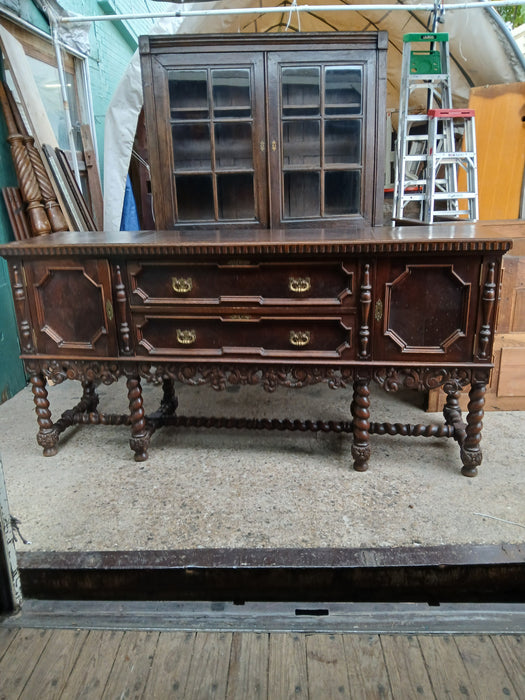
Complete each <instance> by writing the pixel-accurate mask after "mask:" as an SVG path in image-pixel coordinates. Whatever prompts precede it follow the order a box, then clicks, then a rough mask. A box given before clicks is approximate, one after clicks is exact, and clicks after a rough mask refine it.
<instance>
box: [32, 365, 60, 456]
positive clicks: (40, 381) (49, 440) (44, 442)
mask: <svg viewBox="0 0 525 700" xmlns="http://www.w3.org/2000/svg"><path fill="white" fill-rule="evenodd" d="M30 381H31V390H32V392H33V401H34V403H35V411H36V419H37V423H38V433H37V436H36V439H37V442H38V444H39V445H40V447H42V449H43V454H44V457H53V455H56V453H57V452H58V447H57V444H58V436H59V433H58V431H57V430H56V428H55V426H54V424H53V421H52V420H51V411H50V410H49V400H48V398H47V389H46V379H45V377H44V375H43V374H42V373H41V372H39V373H37V374H32V375H31V378H30Z"/></svg>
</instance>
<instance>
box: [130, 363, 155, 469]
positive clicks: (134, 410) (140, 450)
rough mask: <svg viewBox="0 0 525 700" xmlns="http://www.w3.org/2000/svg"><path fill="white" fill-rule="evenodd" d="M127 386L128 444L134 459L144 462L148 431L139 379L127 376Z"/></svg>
mask: <svg viewBox="0 0 525 700" xmlns="http://www.w3.org/2000/svg"><path fill="white" fill-rule="evenodd" d="M127 387H128V399H129V412H130V417H131V439H130V441H129V444H130V446H131V449H132V450H133V452H135V461H136V462H144V461H145V460H146V459H148V446H149V440H150V433H149V431H148V430H147V429H146V418H145V415H144V406H143V401H142V387H141V385H140V379H139V378H138V377H128V380H127Z"/></svg>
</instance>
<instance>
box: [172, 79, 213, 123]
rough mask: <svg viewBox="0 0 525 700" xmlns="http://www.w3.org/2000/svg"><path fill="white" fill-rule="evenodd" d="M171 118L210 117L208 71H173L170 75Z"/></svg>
mask: <svg viewBox="0 0 525 700" xmlns="http://www.w3.org/2000/svg"><path fill="white" fill-rule="evenodd" d="M168 81H169V93H170V108H171V116H172V117H173V118H175V119H204V118H206V117H208V76H207V72H206V70H172V71H169V73H168Z"/></svg>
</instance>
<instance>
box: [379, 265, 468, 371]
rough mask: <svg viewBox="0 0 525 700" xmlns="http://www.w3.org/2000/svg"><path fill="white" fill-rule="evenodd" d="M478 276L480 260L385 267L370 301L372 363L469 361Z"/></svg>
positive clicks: (380, 273)
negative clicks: (372, 336) (372, 318)
mask: <svg viewBox="0 0 525 700" xmlns="http://www.w3.org/2000/svg"><path fill="white" fill-rule="evenodd" d="M479 274H480V265H479V259H478V260H475V259H468V258H465V259H463V260H455V261H447V260H421V261H419V260H418V261H414V262H413V263H411V262H406V261H405V262H396V261H392V262H391V263H389V264H388V265H385V266H384V269H383V270H381V271H380V272H379V274H378V280H377V286H376V289H377V290H378V294H377V295H376V299H375V302H374V303H375V309H374V311H375V313H374V323H375V336H374V350H373V353H374V359H378V360H381V359H391V360H401V359H402V358H407V359H408V358H410V359H411V360H414V359H417V358H421V359H422V360H424V361H439V360H440V358H442V360H443V361H444V362H450V361H458V360H463V361H471V360H473V358H474V346H473V341H474V338H475V332H476V314H475V313H474V310H475V309H476V308H477V304H478V296H479V288H478V280H479Z"/></svg>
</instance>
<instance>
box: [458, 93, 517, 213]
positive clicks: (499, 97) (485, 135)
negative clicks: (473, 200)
mask: <svg viewBox="0 0 525 700" xmlns="http://www.w3.org/2000/svg"><path fill="white" fill-rule="evenodd" d="M469 107H470V108H472V109H474V110H475V112H476V142H477V152H478V187H479V218H480V219H484V220H489V219H517V218H518V217H519V212H520V201H521V195H522V187H523V175H524V166H525V122H524V121H523V118H524V117H525V83H511V84H507V85H490V86H487V87H477V88H473V89H472V90H471V91H470V99H469Z"/></svg>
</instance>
